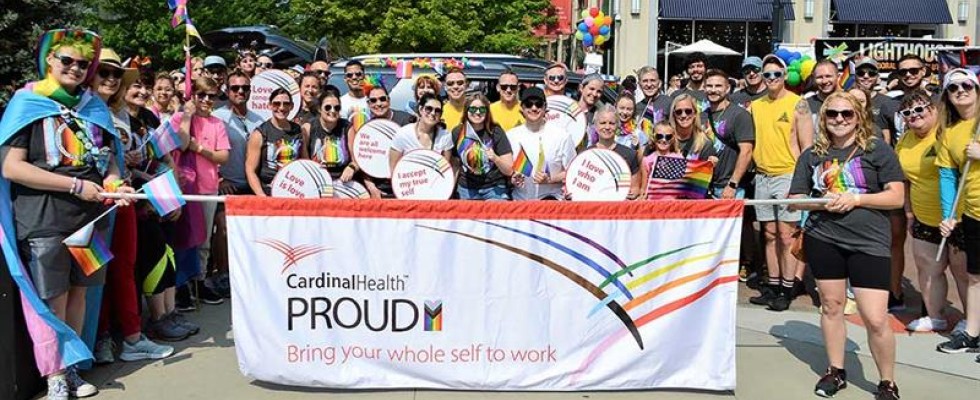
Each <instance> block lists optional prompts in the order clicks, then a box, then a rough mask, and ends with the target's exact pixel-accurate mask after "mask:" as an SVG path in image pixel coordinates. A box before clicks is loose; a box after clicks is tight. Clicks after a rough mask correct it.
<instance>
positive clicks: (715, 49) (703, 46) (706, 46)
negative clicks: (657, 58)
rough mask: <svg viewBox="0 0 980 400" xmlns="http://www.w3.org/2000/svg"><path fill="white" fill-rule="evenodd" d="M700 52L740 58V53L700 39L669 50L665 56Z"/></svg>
mask: <svg viewBox="0 0 980 400" xmlns="http://www.w3.org/2000/svg"><path fill="white" fill-rule="evenodd" d="M668 47H669V46H668ZM697 52H701V53H704V54H705V55H708V56H740V55H742V53H740V52H737V51H735V50H732V49H729V48H727V47H725V46H722V45H720V44H717V43H715V42H712V41H710V40H708V39H702V40H699V41H697V42H695V43H692V44H689V45H687V46H684V47H681V48H678V49H674V50H670V51H668V52H667V54H688V53H697Z"/></svg>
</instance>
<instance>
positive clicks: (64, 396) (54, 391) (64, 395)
mask: <svg viewBox="0 0 980 400" xmlns="http://www.w3.org/2000/svg"><path fill="white" fill-rule="evenodd" d="M47 400H68V380H67V379H65V376H64V375H58V376H52V377H49V378H48V397H47Z"/></svg>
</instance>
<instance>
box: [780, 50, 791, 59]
mask: <svg viewBox="0 0 980 400" xmlns="http://www.w3.org/2000/svg"><path fill="white" fill-rule="evenodd" d="M790 54H791V53H790V51H789V50H786V49H779V50H776V56H777V57H779V58H782V59H783V61H787V60H789V57H790Z"/></svg>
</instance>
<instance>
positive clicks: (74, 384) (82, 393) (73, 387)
mask: <svg viewBox="0 0 980 400" xmlns="http://www.w3.org/2000/svg"><path fill="white" fill-rule="evenodd" d="M65 379H66V380H67V381H68V391H69V392H70V393H71V396H72V397H76V398H82V397H92V396H95V395H96V394H98V393H99V388H97V387H95V385H93V384H91V383H88V382H85V380H84V379H82V377H81V376H78V369H77V368H75V367H68V370H66V371H65Z"/></svg>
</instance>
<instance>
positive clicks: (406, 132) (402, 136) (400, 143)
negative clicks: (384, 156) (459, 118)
mask: <svg viewBox="0 0 980 400" xmlns="http://www.w3.org/2000/svg"><path fill="white" fill-rule="evenodd" d="M415 125H416V124H408V125H405V126H403V127H401V128H399V129H398V132H395V137H394V138H392V139H391V149H392V150H396V151H400V152H402V154H405V153H407V152H409V151H412V150H418V149H424V148H425V147H422V143H420V142H419V138H418V136H415ZM438 129H439V131H438V132H436V138H435V140H433V141H432V149H430V150H432V151H435V152H437V153H442V152H444V151H448V150H452V149H453V139H452V138H451V137H450V135H449V132H447V131H446V130H445V129H442V128H438Z"/></svg>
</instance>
